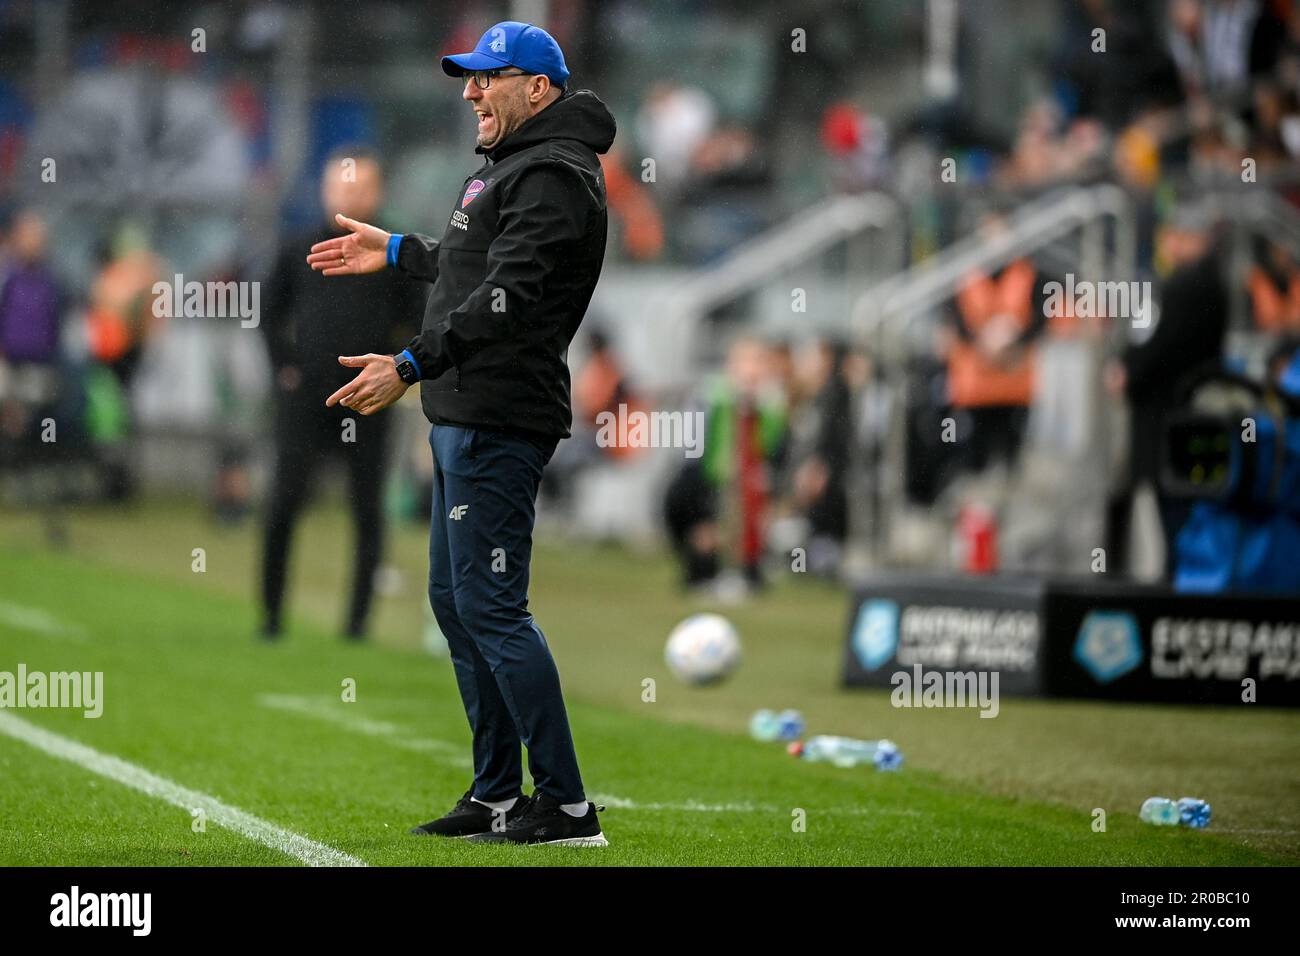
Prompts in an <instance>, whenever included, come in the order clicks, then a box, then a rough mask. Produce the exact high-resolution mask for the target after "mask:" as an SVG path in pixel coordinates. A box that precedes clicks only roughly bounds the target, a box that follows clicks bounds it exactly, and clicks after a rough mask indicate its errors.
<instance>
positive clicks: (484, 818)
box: [409, 787, 529, 837]
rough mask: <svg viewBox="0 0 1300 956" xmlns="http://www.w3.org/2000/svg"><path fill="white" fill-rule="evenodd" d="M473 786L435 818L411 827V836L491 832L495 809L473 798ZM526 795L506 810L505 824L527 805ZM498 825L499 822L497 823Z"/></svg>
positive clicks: (467, 835) (470, 834)
mask: <svg viewBox="0 0 1300 956" xmlns="http://www.w3.org/2000/svg"><path fill="white" fill-rule="evenodd" d="M473 796H474V788H473V787H471V788H470V789H468V790H466V791H465V796H463V797H461V798H460V799H459V800H457V801H456V805H455V806H454V807H452V808H451V810H449V811H448V812H447V813H446V814H444V815H443V816H441V817H439V818H438V819H437V820H431V821H429V822H428V823H426V824H424V825H422V826H418V827H411V829H410V831H409V832H410V833H411V835H412V836H444V837H471V836H474V835H475V834H481V833H491V832H492V818H493V817H494V816H495V815H496V812H497V811H495V810H493V809H492V808H491V807H489V806H486V805H485V804H482V803H478V802H477V801H475V800H473V799H472V797H473ZM528 800H529V798H528V797H524V796H521V797H520V798H519V799H518V800H516V801H515V805H514V806H513V807H511V808H510V809H509V810H507V811H506V826H509V825H510V821H512V820H517V819H518V818H519V817H520V816H521V815H522V814H523V812H524V809H525V808H526V807H527V806H528ZM498 826H500V824H498Z"/></svg>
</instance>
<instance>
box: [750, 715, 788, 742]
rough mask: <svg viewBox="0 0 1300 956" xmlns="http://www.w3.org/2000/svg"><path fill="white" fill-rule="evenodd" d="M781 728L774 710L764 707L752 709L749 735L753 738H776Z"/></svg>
mask: <svg viewBox="0 0 1300 956" xmlns="http://www.w3.org/2000/svg"><path fill="white" fill-rule="evenodd" d="M780 730H781V725H780V721H779V718H778V717H777V716H776V712H775V711H771V710H768V709H766V708H764V709H762V710H756V711H754V716H753V717H750V718H749V735H750V736H751V737H753V738H754V739H755V740H776V738H777V734H778V733H779V732H780Z"/></svg>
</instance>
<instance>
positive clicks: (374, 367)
mask: <svg viewBox="0 0 1300 956" xmlns="http://www.w3.org/2000/svg"><path fill="white" fill-rule="evenodd" d="M326 275H329V273H326ZM339 364H340V365H346V366H348V367H349V368H359V369H361V374H360V375H358V376H357V377H356V378H354V379H353V380H352V381H350V382H348V384H346V385H344V386H343V387H342V388H340V389H339V390H338V391H337V392H335V393H334V394H333V395H331V396H330V397H329V398H327V399H325V404H326V405H328V406H330V407H333V406H335V405H342V406H343V407H344V408H351V409H353V410H354V411H357V412H360V413H361V414H362V415H373V414H374V413H375V412H377V411H380V410H382V409H385V408H387V407H388V406H389V405H391V404H393V402H395V401H397V400H398V399H399V398H401V397H402V396H403V395H404V394H406V389H407V387H408V386H407V384H406V383H405V382H403V381H402V379H401V378H400V377H399V376H398V374H397V365H396V364H395V363H394V362H393V357H392V356H391V355H375V354H374V353H371V354H370V355H340V356H339Z"/></svg>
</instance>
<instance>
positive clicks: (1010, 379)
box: [946, 215, 1047, 471]
mask: <svg viewBox="0 0 1300 956" xmlns="http://www.w3.org/2000/svg"><path fill="white" fill-rule="evenodd" d="M1004 228H1005V223H1004V221H1003V220H1002V219H1001V218H1000V217H999V216H996V215H994V216H991V217H989V218H986V219H985V221H984V222H983V223H982V224H981V231H983V232H985V233H986V234H990V235H991V234H994V233H996V232H997V231H999V230H1001V229H1004ZM1043 286H1044V282H1043V280H1042V277H1041V276H1040V275H1039V272H1038V270H1037V269H1036V268H1035V267H1034V265H1033V263H1032V262H1030V261H1029V260H1028V259H1017V260H1015V261H1014V262H1011V263H1010V264H1008V265H1007V266H1006V267H1004V268H1003V269H1002V270H1001V271H999V272H997V273H995V274H987V273H983V272H978V271H972V272H971V273H970V275H969V276H967V278H966V281H965V282H964V283H963V285H962V287H961V289H960V291H959V292H958V293H957V299H956V309H955V312H954V315H953V322H952V325H951V328H950V329H949V330H948V335H947V349H946V351H947V356H946V357H947V362H948V401H949V403H950V404H951V405H952V407H953V409H954V410H956V411H960V412H962V413H964V414H963V415H961V416H959V419H960V418H965V419H966V423H967V427H966V428H961V427H960V426H959V429H958V438H959V441H960V443H961V447H962V449H963V459H964V464H965V466H966V467H967V468H968V469H969V470H971V471H982V470H984V469H985V468H986V467H988V466H989V465H990V464H992V463H993V462H994V461H997V460H1002V461H1005V462H1006V463H1007V464H1008V465H1009V464H1011V463H1012V462H1013V461H1014V459H1015V456H1016V454H1017V453H1018V452H1019V450H1020V442H1021V439H1022V438H1023V436H1024V431H1025V423H1026V421H1027V419H1028V415H1029V403H1030V401H1031V400H1032V398H1033V394H1034V367H1035V361H1034V359H1035V355H1034V344H1035V341H1036V340H1037V339H1038V338H1039V337H1040V336H1041V335H1042V334H1043V332H1044V330H1045V328H1046V327H1047V317H1046V316H1045V314H1044V309H1043V300H1044V292H1043ZM962 432H967V434H966V435H962Z"/></svg>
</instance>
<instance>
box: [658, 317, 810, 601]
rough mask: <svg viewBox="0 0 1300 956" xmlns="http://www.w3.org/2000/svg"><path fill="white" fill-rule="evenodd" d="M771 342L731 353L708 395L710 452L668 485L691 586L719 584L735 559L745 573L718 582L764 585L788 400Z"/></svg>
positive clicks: (668, 512) (740, 588)
mask: <svg viewBox="0 0 1300 956" xmlns="http://www.w3.org/2000/svg"><path fill="white" fill-rule="evenodd" d="M771 359H772V355H771V351H770V349H769V347H768V346H767V344H766V343H764V342H762V341H761V340H759V339H756V338H751V337H743V338H740V339H738V340H736V341H735V342H734V343H733V344H732V346H731V348H730V349H729V350H728V353H727V365H726V372H725V375H723V376H722V377H719V378H717V379H715V380H714V381H713V382H712V383H711V384H710V385H709V386H708V388H707V393H706V397H705V404H706V411H705V426H704V454H703V455H702V456H701V457H700V458H698V459H690V460H688V461H687V463H686V465H685V467H684V468H683V469H682V471H681V472H679V474H678V475H677V477H676V478H675V479H674V480H673V482H672V484H671V485H670V486H669V488H668V492H667V495H666V498H665V503H664V512H665V519H666V522H667V525H668V530H669V535H670V537H671V539H672V543H673V547H674V549H675V550H676V552H677V555H678V557H679V559H680V560H681V562H682V570H683V581H684V583H685V584H686V585H687V586H688V587H701V586H708V585H711V584H713V583H714V582H715V579H717V578H718V575H719V572H720V571H721V570H722V565H723V562H724V560H726V558H727V557H728V556H730V557H731V558H732V559H733V560H734V562H735V563H736V564H737V565H738V566H739V568H740V571H741V574H742V577H741V578H740V579H739V580H738V581H737V582H735V586H733V581H732V579H731V578H722V579H720V580H719V581H718V583H719V584H720V585H721V590H722V592H723V594H724V596H731V595H732V594H733V593H734V594H743V593H744V591H745V590H753V589H756V588H758V587H760V586H761V585H762V583H763V580H762V571H761V568H760V560H761V558H762V555H763V547H764V540H765V533H764V532H765V527H764V524H765V521H766V517H767V516H766V508H767V499H768V492H769V488H770V481H771V479H770V469H771V468H772V467H773V466H774V465H775V464H776V459H777V456H778V454H779V453H780V451H781V449H782V447H783V441H784V434H785V427H786V422H785V419H786V407H785V398H784V396H783V395H781V394H780V391H779V385H778V383H777V381H776V379H775V378H774V375H773V372H774V370H773V368H772V361H771Z"/></svg>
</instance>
